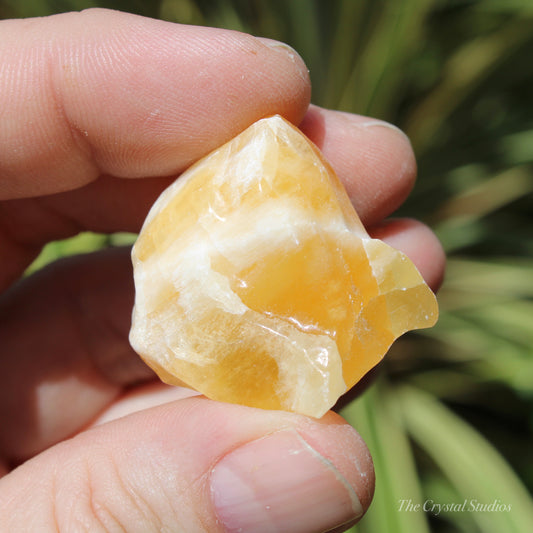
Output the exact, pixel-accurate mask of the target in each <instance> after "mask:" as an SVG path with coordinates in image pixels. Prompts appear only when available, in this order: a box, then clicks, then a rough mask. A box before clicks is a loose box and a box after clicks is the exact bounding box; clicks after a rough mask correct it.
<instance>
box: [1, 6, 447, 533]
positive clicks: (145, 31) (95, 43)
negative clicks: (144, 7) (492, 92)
mask: <svg viewBox="0 0 533 533" xmlns="http://www.w3.org/2000/svg"><path fill="white" fill-rule="evenodd" d="M0 31H1V32H2V41H1V43H0V65H1V66H0V93H1V94H2V95H3V96H2V98H3V102H2V108H1V109H0V147H1V148H0V200H2V203H1V204H0V250H1V254H0V257H2V264H1V267H0V268H1V271H0V289H1V290H3V294H2V295H1V296H0V339H1V341H0V346H1V349H2V355H1V357H0V428H1V432H0V470H2V471H1V472H0V475H2V473H4V474H6V475H4V477H3V478H2V479H1V480H0V530H1V531H9V532H11V531H17V532H19V531H20V532H23V531H31V532H34V531H68V532H71V531H79V530H82V531H116V530H120V531H140V532H146V531H161V530H165V531H186V532H196V531H209V532H216V531H225V530H227V531H237V530H239V528H242V530H243V531H253V532H254V533H255V532H263V531H284V532H295V533H296V532H305V533H307V532H312V531H323V530H326V529H329V528H334V527H337V526H339V525H340V524H342V523H350V522H352V523H353V522H354V521H355V520H357V518H358V517H359V516H360V515H361V514H362V513H363V512H364V510H366V508H367V507H368V505H369V503H370V500H371V497H372V492H373V483H374V480H373V471H372V463H371V459H370V457H369V454H368V451H367V450H366V447H365V446H364V443H363V442H362V440H361V439H360V437H358V435H357V434H356V433H355V431H354V430H353V429H352V428H350V427H349V426H348V425H347V424H346V423H345V422H344V421H343V420H342V419H341V418H340V417H338V416H337V415H335V414H333V413H329V414H328V415H326V416H325V417H324V418H323V419H321V420H312V419H308V418H306V417H302V416H299V415H294V414H290V413H285V412H269V411H262V410H258V409H251V408H246V407H242V406H237V405H225V404H221V403H217V402H214V401H210V400H207V399H205V398H203V397H201V396H198V395H196V394H195V393H193V392H192V391H188V390H185V389H180V388H178V387H167V386H165V385H162V384H159V383H157V382H156V380H154V379H153V376H152V374H151V373H150V371H149V370H148V369H147V368H146V367H145V366H144V364H143V363H141V362H140V359H139V358H138V357H137V356H136V355H135V354H134V353H133V352H132V350H131V348H130V347H129V344H128V340H127V335H128V330H129V324H130V314H131V307H132V304H133V284H132V273H131V265H130V259H129V252H128V250H121V249H114V250H105V251H101V252H98V253H95V254H90V255H85V256H80V257H74V258H69V259H63V260H61V261H60V262H58V263H56V264H54V265H52V266H50V267H48V268H46V269H44V270H42V271H40V272H38V273H36V274H35V275H33V276H31V277H29V278H26V279H23V280H21V281H18V282H15V280H16V279H17V278H18V277H19V276H20V274H21V273H22V272H23V271H24V269H25V267H26V266H27V265H28V264H29V263H30V262H31V260H32V259H33V258H34V257H35V256H36V254H37V253H38V251H39V249H40V247H41V246H42V245H43V244H44V243H46V242H47V241H49V240H51V239H58V238H64V237H67V236H69V235H73V234H75V233H77V232H78V231H80V230H92V231H101V232H113V231H138V230H139V228H140V226H141V224H142V221H143V219H144V217H145V216H146V213H147V212H148V209H149V207H150V206H151V204H152V203H153V202H154V201H155V199H156V197H157V196H158V195H159V193H160V192H161V191H162V190H163V188H164V187H165V186H166V185H167V184H169V183H170V182H171V181H172V180H173V179H174V178H175V176H177V175H178V174H179V173H180V172H181V171H182V170H183V169H185V168H186V167H187V166H188V165H189V164H190V163H192V162H193V161H195V160H197V159H198V158H200V157H201V156H203V155H205V154H206V153H208V152H209V151H210V150H212V149H213V148H215V147H217V146H219V145H221V144H222V143H223V142H224V141H227V140H229V139H230V138H232V137H233V136H234V135H236V134H237V133H238V132H239V131H241V130H243V129H244V128H245V127H246V126H248V125H249V124H251V123H252V122H254V121H255V120H257V119H259V118H261V117H263V116H266V115H270V114H274V113H279V114H282V115H284V116H285V117H287V118H288V119H290V120H291V121H293V122H294V123H296V124H298V123H301V128H302V129H303V131H304V132H305V133H306V134H307V135H308V136H309V137H310V138H311V139H312V140H313V141H314V142H315V143H316V144H317V145H318V146H319V147H320V148H321V149H322V151H323V152H324V154H325V156H326V158H327V159H328V160H329V161H330V162H331V163H332V165H333V167H334V168H335V169H336V171H337V173H338V174H339V177H340V178H341V179H342V180H343V182H344V183H345V185H346V187H347V190H348V192H349V194H350V196H351V198H352V199H353V202H354V204H355V207H356V209H357V211H358V213H359V214H360V216H361V218H362V220H363V222H364V223H365V224H366V225H367V226H368V227H369V229H370V231H371V233H372V234H373V235H374V236H379V237H380V238H382V239H384V240H387V241H388V242H389V243H390V244H392V245H393V246H395V247H397V248H400V249H402V250H403V251H405V252H406V253H407V254H408V255H410V256H411V258H412V259H413V261H414V262H415V263H416V264H417V266H418V267H419V269H420V270H421V272H422V274H423V275H424V276H425V278H426V280H427V281H428V282H429V283H430V284H431V285H432V286H433V287H435V286H437V285H438V283H439V280H440V278H441V276H442V269H443V256H442V252H441V250H440V247H439V245H438V243H437V241H436V240H435V238H434V237H433V235H432V234H431V232H430V231H429V230H427V229H426V228H425V227H424V226H422V225H420V224H418V223H416V222H413V221H395V222H387V223H384V222H382V221H383V219H384V217H385V216H387V215H388V214H390V213H391V212H392V211H393V210H394V209H395V208H396V207H397V206H398V205H399V204H400V203H401V202H402V200H403V199H404V198H405V196H406V194H407V193H408V192H409V189H410V187H411V185H412V182H413V180H414V176H415V163H414V158H413V154H412V151H411V148H410V145H409V142H408V141H407V140H406V138H405V137H404V136H403V135H402V134H401V133H400V132H399V131H397V130H396V129H394V128H392V127H388V126H387V125H386V124H384V123H382V122H377V121H374V120H371V119H367V118H364V117H358V116H353V115H347V114H344V113H336V112H331V111H326V110H323V109H320V108H317V107H310V108H308V104H309V95H310V87H309V80H308V77H307V71H306V69H305V67H304V65H303V63H302V62H301V60H300V59H299V57H297V55H296V54H295V53H294V52H293V51H291V50H289V49H287V48H286V47H283V46H281V45H279V43H274V42H269V41H262V40H258V39H254V38H252V37H250V36H247V35H242V34H237V33H234V32H228V31H223V30H216V29H208V28H197V27H186V26H179V25H174V24H170V23H165V22H161V21H154V20H149V19H144V18H141V17H135V16H132V15H126V14H122V13H118V12H109V11H103V10H92V11H88V12H83V13H81V14H79V13H78V14H76V13H75V14H65V15H59V16H54V17H50V18H45V19H35V20H19V21H3V22H1V23H0ZM166 176H170V177H166ZM17 465H18V466H17ZM14 467H16V468H14ZM12 468H13V469H12ZM10 470H11V471H10ZM9 471H10V472H9ZM8 472H9V473H8ZM345 527H347V526H345ZM343 529H344V528H341V527H339V529H338V531H341V530H343Z"/></svg>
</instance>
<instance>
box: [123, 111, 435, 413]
mask: <svg viewBox="0 0 533 533" xmlns="http://www.w3.org/2000/svg"><path fill="white" fill-rule="evenodd" d="M132 257H133V264H134V277H135V286H136V299H135V307H134V312H133V325H132V329H131V333H130V341H131V344H132V346H133V347H134V348H135V350H136V351H137V352H138V353H139V354H140V355H141V356H142V358H143V359H144V360H145V361H146V363H147V364H148V365H150V366H151V367H152V368H153V369H154V370H155V371H156V372H157V374H158V375H159V376H160V377H161V379H162V380H164V381H165V382H167V383H171V384H180V385H185V386H188V387H192V388H194V389H196V390H198V391H200V392H201V393H203V394H205V395H206V396H207V397H209V398H212V399H216V400H220V401H225V402H232V403H239V404H243V405H249V406H254V407H261V408H265V409H283V410H288V411H294V412H298V413H303V414H306V415H311V416H314V417H320V416H322V415H323V414H324V413H325V412H326V411H327V410H328V409H329V408H331V407H332V406H333V404H334V403H335V402H336V400H337V399H338V398H339V396H340V395H341V394H343V393H344V392H345V391H346V390H348V389H349V388H350V387H352V386H353V385H354V384H355V383H356V382H357V381H358V380H359V379H360V378H361V377H362V376H364V374H365V373H366V372H368V371H369V370H370V369H371V368H372V367H374V366H375V365H376V364H377V363H378V362H379V361H380V360H381V359H382V357H383V356H384V354H385V353H386V352H387V350H388V348H389V347H390V345H391V344H392V342H393V341H394V340H395V339H396V338H397V337H398V336H400V335H401V334H403V333H404V332H405V331H407V330H410V329H414V328H424V327H429V326H431V325H433V324H434V323H435V321H436V318H437V314H438V311H437V303H436V299H435V296H434V295H433V293H432V292H431V290H430V289H429V287H428V286H427V285H426V284H425V283H424V281H423V279H422V277H421V275H420V274H419V273H418V271H417V270H416V268H415V267H414V265H413V264H412V263H411V262H410V260H409V259H408V258H407V257H406V256H405V255H404V254H402V253H401V252H399V251H397V250H394V249H393V248H391V247H390V246H388V245H387V244H385V243H383V242H381V241H379V240H375V239H371V238H370V237H369V236H368V234H367V232H366V231H365V229H364V227H363V225H362V224H361V221H360V220H359V217H358V216H357V214H356V212H355V210H354V208H353V207H352V204H351V202H350V200H349V198H348V196H347V194H346V192H345V190H344V188H343V186H342V185H341V183H340V182H339V180H338V178H337V177H336V176H335V174H334V172H333V170H332V169H331V167H330V166H329V164H328V163H327V162H326V161H325V160H324V158H323V157H322V155H321V154H320V152H319V151H318V149H317V148H316V147H315V146H314V145H313V144H312V143H311V142H310V141H309V140H308V139H307V138H306V137H305V136H304V135H303V134H302V133H300V131H299V130H297V129H296V128H295V127H293V126H292V125H290V124H289V123H288V122H286V121H285V120H284V119H282V118H281V117H279V116H274V117H271V118H266V119H263V120H260V121H258V122H256V123H255V124H253V125H252V126H250V127H249V128H248V129H246V130H245V131H244V132H243V133H241V134H240V135H238V136H237V137H235V138H234V139H233V140H231V141H230V142H228V143H227V144H225V145H224V146H222V147H221V148H219V149H217V150H215V151H214V152H212V153H211V154H209V155H208V156H206V157H205V158H204V159H202V160H201V161H199V162H198V163H196V164H195V165H193V166H192V167H191V168H190V169H189V170H188V171H187V172H185V173H184V174H183V175H182V176H181V177H180V178H179V179H178V180H177V181H176V182H174V183H173V184H172V185H171V186H170V187H169V188H168V189H167V190H166V191H165V192H164V193H163V194H162V195H161V197H160V198H159V199H158V200H157V202H156V203H155V204H154V206H153V208H152V210H151V211H150V213H149V215H148V217H147V219H146V221H145V223H144V226H143V228H142V231H141V233H140V235H139V238H138V240H137V242H136V244H135V246H134V248H133V252H132Z"/></svg>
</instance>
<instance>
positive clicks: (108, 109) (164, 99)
mask: <svg viewBox="0 0 533 533" xmlns="http://www.w3.org/2000/svg"><path fill="white" fill-rule="evenodd" d="M0 28H1V31H2V41H1V43H0V65H1V67H0V94H2V100H3V101H2V109H1V110H0V118H1V121H0V146H2V154H1V156H0V199H7V198H18V197H24V196H36V195H43V194H50V193H56V192H61V191H66V190H71V189H75V188H78V187H80V186H82V185H84V184H87V183H89V182H91V181H93V180H95V179H96V178H97V177H98V176H101V175H105V174H107V175H113V176H116V177H127V178H134V177H147V176H162V175H175V174H178V173H179V172H180V171H182V170H183V169H184V168H185V167H187V166H188V165H189V164H190V163H192V162H193V161H195V160H197V159H198V158H200V157H201V156H203V155H205V154H206V153H208V152H209V151H210V150H212V149H214V148H216V147H217V146H219V145H221V144H222V143H223V142H225V141H227V140H229V139H230V138H231V137H233V136H235V135H236V134H237V133H238V132H239V131H241V130H243V129H244V128H245V127H246V126H248V125H249V124H251V123H252V122H254V121H255V120H257V119H259V118H261V117H263V116H265V115H269V114H274V113H279V114H282V115H284V116H285V117H287V118H288V119H289V120H292V121H293V122H298V121H299V120H300V119H301V118H302V117H303V115H304V113H305V110H306V108H307V106H308V103H309V96H310V85H309V79H308V74H307V69H306V67H305V65H304V63H303V62H302V60H301V59H300V58H299V57H298V56H297V54H296V53H295V52H293V51H291V49H289V48H288V47H286V46H284V45H282V44H281V43H277V42H271V41H266V40H265V41H263V40H260V39H256V38H254V37H252V36H250V35H246V34H242V33H238V32H233V31H229V30H219V29H214V28H202V27H195V26H183V25H179V24H172V23H168V22H163V21H158V20H152V19H147V18H143V17H138V16H135V15H130V14H125V13H119V12H115V11H107V10H100V9H96V10H88V11H85V12H82V13H67V14H62V15H56V16H52V17H48V18H42V19H28V20H12V21H3V22H0Z"/></svg>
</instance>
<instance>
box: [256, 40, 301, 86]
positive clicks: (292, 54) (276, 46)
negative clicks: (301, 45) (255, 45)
mask: <svg viewBox="0 0 533 533" xmlns="http://www.w3.org/2000/svg"><path fill="white" fill-rule="evenodd" d="M256 39H257V40H258V41H260V42H261V43H262V44H264V45H265V46H268V48H271V49H273V50H280V51H283V52H284V53H285V54H286V55H287V56H288V57H289V59H290V60H291V61H292V63H293V64H294V65H295V66H297V67H298V69H299V70H300V74H301V75H302V76H304V77H305V78H307V76H308V75H309V69H308V68H307V66H306V65H305V63H304V61H303V59H302V58H301V57H300V54H299V53H298V52H297V51H296V50H295V49H294V48H293V47H292V46H289V45H288V44H286V43H283V42H281V41H276V40H274V39H268V38H267V37H256Z"/></svg>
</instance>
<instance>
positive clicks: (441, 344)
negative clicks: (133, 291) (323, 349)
mask: <svg viewBox="0 0 533 533" xmlns="http://www.w3.org/2000/svg"><path fill="white" fill-rule="evenodd" d="M96 5H98V6H102V7H111V8H115V9H121V10H125V11H130V12H136V13H140V14H143V15H148V16H154V17H160V18H163V19H166V20H171V21H175V22H181V23H186V24H200V25H207V26H217V27H225V28H231V29H236V30H240V31H245V32H249V33H252V34H255V35H262V36H267V37H271V38H274V39H279V40H282V41H285V42H287V43H289V44H290V45H292V46H293V47H294V48H295V49H296V50H297V51H298V52H299V53H300V54H301V55H302V57H303V58H304V59H305V60H306V62H307V64H308V66H309V68H310V73H311V78H312V82H313V101H314V102H315V103H317V104H321V105H325V106H328V107H332V108H335V109H341V110H345V111H351V112H356V113H361V114H368V115H371V116H374V117H377V118H381V119H384V120H388V121H390V122H392V123H394V124H396V125H398V126H399V127H400V128H402V129H404V131H406V132H407V134H408V135H409V136H410V138H411V140H412V143H413V146H414V149H415V152H416V155H417V159H418V162H419V176H420V177H419V180H418V183H417V186H416V187H415V189H414V191H413V193H412V195H411V197H410V198H409V200H408V201H407V202H406V204H405V205H404V206H403V207H402V209H401V210H400V212H399V214H400V215H406V216H412V217H418V218H420V219H422V220H424V221H425V222H426V223H428V224H429V225H430V226H431V227H432V228H433V229H434V230H435V231H436V233H437V235H438V236H439V238H440V239H441V241H442V243H443V246H444V248H445V249H446V251H447V253H448V257H449V264H448V273H447V278H446V281H445V283H444V286H443V287H442V290H441V292H440V295H439V300H440V306H441V318H440V320H439V323H438V325H437V326H436V327H435V328H433V329H431V330H425V331H423V332H420V333H416V334H410V335H407V336H406V337H405V338H404V339H402V341H401V342H399V343H397V344H396V345H395V346H394V347H393V349H392V351H391V354H390V355H389V356H388V357H387V358H386V360H385V362H384V363H383V365H382V372H381V376H380V377H379V378H378V380H377V382H376V383H375V385H373V386H372V387H371V388H370V390H368V391H367V392H366V393H365V394H364V395H362V397H360V398H359V399H357V400H355V401H352V402H350V403H349V404H348V405H346V406H345V407H344V408H343V409H342V413H343V414H344V416H346V417H347V419H348V420H349V421H350V422H351V423H352V424H353V425H354V426H355V427H356V428H358V429H359V430H360V432H361V433H362V434H363V436H364V437H365V439H366V441H367V443H368V445H369V447H370V449H371V451H372V454H373V457H374V460H375V467H376V472H377V490H376V496H375V501H374V503H373V505H372V507H371V510H370V511H369V513H367V515H366V516H365V518H364V519H363V520H362V521H361V523H360V524H359V525H358V526H356V527H355V528H354V529H353V531H358V532H367V533H371V532H380V533H385V532H386V533H388V532H409V533H412V532H424V531H435V532H455V531H458V532H465V533H485V532H492V531H494V532H498V533H500V532H517V533H519V532H520V533H525V532H526V531H533V511H532V509H533V504H532V500H531V497H530V495H529V492H531V490H532V489H533V462H532V457H533V454H532V452H531V450H532V432H533V301H532V297H533V238H532V236H533V233H532V227H533V225H532V222H533V195H532V191H533V105H532V95H533V62H532V61H531V57H533V2H531V1H530V0H508V1H506V0H478V1H475V0H448V1H446V0H404V1H396V0H377V1H371V0H328V1H327V2H326V1H325V0H324V1H320V0H196V1H193V0H161V1H160V2H148V1H143V0H133V1H130V2H125V1H119V0H117V1H113V0H109V1H101V2H98V1H83V0H55V1H54V0H25V1H22V2H21V1H20V0H17V1H15V0H3V1H1V0H0V16H3V17H7V16H34V15H47V14H51V13H54V12H59V11H65V10H70V9H81V8H83V7H90V6H96ZM80 239H82V241H83V240H84V241H83V242H82V243H81V244H82V246H81V248H80V241H79V240H77V239H73V240H70V241H69V242H68V243H67V244H65V243H62V244H61V243H59V244H58V243H53V244H51V245H50V246H49V247H48V248H47V249H45V252H44V253H45V254H48V255H46V256H45V257H44V258H42V257H41V258H40V259H39V261H41V262H42V263H44V262H47V261H49V260H51V259H54V258H56V257H60V256H62V255H64V254H66V253H72V252H78V251H80V249H83V250H87V249H95V248H99V247H100V246H102V245H109V244H114V243H116V242H123V239H125V240H126V241H128V240H131V236H126V237H124V236H122V237H121V236H118V237H113V236H111V237H109V236H91V235H89V236H87V235H82V236H81V237H80ZM114 239H115V240H114ZM37 266H39V264H38V265H37ZM408 498H411V499H412V500H413V501H414V502H420V503H423V502H424V501H426V500H428V499H431V500H433V501H435V502H441V503H453V502H463V501H465V500H468V501H469V502H470V501H472V500H476V501H478V502H480V503H484V504H490V503H492V502H493V501H494V500H498V501H500V502H501V503H503V504H505V505H510V506H511V510H510V511H509V512H488V511H487V512H481V511H480V512H472V513H469V512H443V513H441V514H440V515H439V516H435V513H431V512H418V513H416V512H400V511H399V502H400V500H402V499H408Z"/></svg>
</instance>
